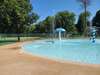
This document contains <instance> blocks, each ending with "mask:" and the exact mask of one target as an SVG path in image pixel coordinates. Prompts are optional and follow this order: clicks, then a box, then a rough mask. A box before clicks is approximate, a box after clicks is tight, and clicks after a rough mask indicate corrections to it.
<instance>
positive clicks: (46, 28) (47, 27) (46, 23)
mask: <svg viewBox="0 0 100 75" xmlns="http://www.w3.org/2000/svg"><path fill="white" fill-rule="evenodd" d="M52 18H53V17H52V16H47V17H46V18H45V20H43V21H41V22H39V23H38V24H37V25H36V29H38V31H40V32H41V33H50V32H51V31H52V28H51V27H52Z"/></svg>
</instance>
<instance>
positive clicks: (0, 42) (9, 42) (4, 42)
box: [0, 40, 17, 46]
mask: <svg viewBox="0 0 100 75" xmlns="http://www.w3.org/2000/svg"><path fill="white" fill-rule="evenodd" d="M15 42H17V40H0V46H1V45H7V44H11V43H15Z"/></svg>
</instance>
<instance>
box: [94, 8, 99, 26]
mask: <svg viewBox="0 0 100 75" xmlns="http://www.w3.org/2000/svg"><path fill="white" fill-rule="evenodd" d="M92 23H93V26H96V27H100V10H98V11H97V13H96V15H95V16H94V18H93V20H92Z"/></svg>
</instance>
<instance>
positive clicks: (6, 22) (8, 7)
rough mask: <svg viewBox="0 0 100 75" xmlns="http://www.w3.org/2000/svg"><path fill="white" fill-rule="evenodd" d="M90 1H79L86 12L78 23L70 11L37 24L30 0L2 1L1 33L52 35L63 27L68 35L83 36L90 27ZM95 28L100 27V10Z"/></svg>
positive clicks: (0, 0) (95, 19) (59, 13)
mask: <svg viewBox="0 0 100 75" xmlns="http://www.w3.org/2000/svg"><path fill="white" fill-rule="evenodd" d="M89 1H90V0H78V2H79V3H80V4H82V7H83V8H84V12H82V13H81V14H80V15H79V17H78V21H77V22H76V15H75V13H73V12H70V11H67V10H65V11H59V12H57V13H56V14H55V15H54V16H48V17H46V18H45V19H44V20H43V21H40V22H37V20H38V19H39V15H38V14H37V13H35V12H34V11H33V7H32V4H31V3H30V0H0V33H11V34H12V33H16V34H18V40H20V36H19V34H20V33H52V28H53V27H52V26H53V24H54V29H56V28H58V27H63V28H64V29H65V30H66V32H67V33H72V34H79V35H83V34H84V33H85V31H86V28H87V27H88V26H89V24H90V21H89V17H90V12H88V11H87V6H88V5H89V3H90V2H89ZM92 24H93V26H97V27H100V10H99V11H97V13H96V15H95V16H94V17H93V19H92Z"/></svg>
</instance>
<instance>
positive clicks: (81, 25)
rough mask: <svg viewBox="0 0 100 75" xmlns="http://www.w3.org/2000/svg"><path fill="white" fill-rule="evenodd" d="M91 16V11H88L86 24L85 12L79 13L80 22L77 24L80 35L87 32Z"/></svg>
mask: <svg viewBox="0 0 100 75" xmlns="http://www.w3.org/2000/svg"><path fill="white" fill-rule="evenodd" d="M89 17H90V13H89V12H86V21H87V22H86V23H87V24H85V13H84V12H83V13H81V14H80V15H79V19H78V22H77V24H76V28H77V31H78V33H79V34H80V35H82V34H84V32H85V29H86V28H87V25H88V22H89Z"/></svg>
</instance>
